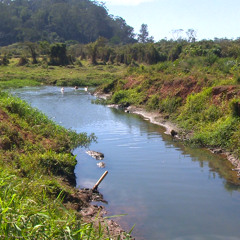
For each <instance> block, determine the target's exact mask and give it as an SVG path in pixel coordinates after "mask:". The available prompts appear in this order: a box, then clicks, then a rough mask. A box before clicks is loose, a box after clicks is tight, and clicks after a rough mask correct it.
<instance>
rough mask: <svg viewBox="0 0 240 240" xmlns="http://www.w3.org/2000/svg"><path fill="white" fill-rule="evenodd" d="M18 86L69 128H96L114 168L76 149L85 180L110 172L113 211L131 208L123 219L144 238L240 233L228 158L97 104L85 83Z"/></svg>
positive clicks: (106, 188)
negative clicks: (82, 86)
mask: <svg viewBox="0 0 240 240" xmlns="http://www.w3.org/2000/svg"><path fill="white" fill-rule="evenodd" d="M15 92H16V94H18V95H19V96H21V97H22V98H24V99H26V100H27V101H28V102H30V103H31V104H32V105H33V106H34V107H37V108H39V109H40V110H42V111H43V112H44V113H46V114H47V115H48V116H50V117H54V120H55V121H56V122H57V123H61V124H62V125H63V126H65V127H66V128H73V129H75V130H76V131H77V132H87V133H89V134H90V133H92V132H94V133H95V134H96V136H97V137H98V143H93V144H92V145H91V146H90V148H91V149H92V150H95V151H100V152H103V153H104V155H105V158H104V162H105V163H106V169H100V168H98V167H97V165H96V163H97V161H96V160H95V159H93V158H92V157H90V156H88V155H87V154H86V153H85V149H80V148H78V149H75V150H74V154H76V155H77V160H78V165H77V166H76V170H75V172H76V176H77V184H78V185H79V186H81V187H92V186H93V185H94V184H95V183H96V181H97V180H98V178H99V177H100V176H101V175H102V173H103V172H104V171H105V170H108V171H109V174H108V176H107V177H106V179H105V180H104V181H103V182H102V183H101V185H100V187H99V189H100V191H101V192H102V193H103V195H104V197H105V198H106V200H107V201H108V205H107V210H108V212H109V215H113V214H125V213H127V214H128V215H127V216H126V217H123V218H120V219H119V222H120V223H121V225H122V226H124V227H126V229H130V228H131V227H132V225H133V224H134V223H136V227H135V229H134V236H136V238H137V239H163V240H164V239H191V237H192V239H221V238H218V237H219V236H220V237H227V238H226V239H228V236H230V235H231V236H232V237H233V239H234V236H240V229H239V227H238V223H239V220H240V209H239V200H240V194H239V187H238V186H237V185H236V183H239V181H238V180H237V178H236V173H234V172H232V171H231V165H230V163H229V162H228V161H227V160H226V159H224V158H222V157H219V156H216V155H214V154H211V153H210V152H209V151H207V150H204V149H197V148H196V149H195V148H194V149H193V148H189V147H188V146H184V145H183V144H182V143H180V142H178V141H173V139H172V137H171V136H167V135H165V134H164V129H163V128H161V127H159V126H157V125H154V124H151V123H149V122H148V121H144V120H143V119H142V118H141V117H140V116H137V115H132V114H127V113H124V112H123V111H119V110H116V109H109V108H107V107H106V106H101V105H95V104H91V99H93V98H94V97H93V96H90V95H89V94H86V92H84V91H83V90H81V89H80V90H77V91H75V90H73V89H71V88H65V90H64V94H63V95H62V94H61V92H60V88H58V87H42V88H36V89H34V88H31V89H21V90H16V91H15ZM234 184H235V185H234ZM208 237H209V238H208Z"/></svg>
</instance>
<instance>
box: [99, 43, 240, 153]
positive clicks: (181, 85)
mask: <svg viewBox="0 0 240 240" xmlns="http://www.w3.org/2000/svg"><path fill="white" fill-rule="evenodd" d="M239 44H240V42H239V40H227V39H215V40H214V41H212V40H211V41H206V40H203V41H199V42H195V41H194V42H189V41H187V40H182V39H180V40H178V41H165V40H161V41H160V42H158V43H155V44H151V46H153V48H154V49H155V50H156V56H157V57H156V58H153V59H156V60H155V61H153V63H155V64H150V63H149V62H148V60H147V58H145V59H144V60H143V58H139V53H142V51H140V48H138V50H137V51H136V55H131V57H130V59H132V60H134V61H135V64H134V65H132V64H130V65H129V66H128V70H127V73H126V74H125V76H123V78H121V79H119V80H116V81H112V82H111V83H109V84H107V85H104V86H102V87H101V89H102V91H103V92H106V93H109V92H112V93H113V94H112V98H111V100H110V102H111V103H117V104H122V105H123V106H129V105H132V104H133V105H137V106H143V107H146V108H147V109H149V110H155V111H159V112H161V113H162V114H163V116H165V117H167V118H170V119H171V121H173V122H175V123H176V124H177V125H179V126H180V127H181V128H182V134H183V135H187V136H189V137H190V140H189V142H190V143H191V144H194V145H200V146H208V147H216V148H222V149H225V150H228V151H231V152H233V153H234V154H236V156H237V157H240V141H239V136H240V133H239V127H240V118H239V116H240V110H239V109H240V108H239V106H240V105H239V104H240V101H239V93H240V86H239V70H240V69H239V59H240V55H239V54H238V52H239V51H238V48H239V46H240V45H239ZM148 46H150V45H149V44H147V43H146V44H143V45H141V44H134V45H131V46H128V47H125V49H127V48H128V49H131V50H132V49H133V48H134V47H143V48H145V49H146V48H147V47H148ZM143 48H141V49H143ZM233 49H234V50H233ZM143 52H144V51H143ZM128 53H129V52H128ZM145 54H146V52H145ZM134 56H138V57H136V58H134ZM146 56H148V55H147V54H146V55H145V57H146ZM152 56H153V55H152ZM163 56H164V57H163ZM150 59H151V58H150ZM144 63H145V64H144ZM146 63H148V65H146Z"/></svg>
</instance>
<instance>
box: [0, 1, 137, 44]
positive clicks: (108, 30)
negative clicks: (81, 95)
mask: <svg viewBox="0 0 240 240" xmlns="http://www.w3.org/2000/svg"><path fill="white" fill-rule="evenodd" d="M0 16H1V24H0V46H6V45H9V44H12V43H15V42H24V41H31V42H36V41H48V42H50V43H53V42H65V41H76V42H79V43H89V42H94V41H95V40H96V39H97V38H98V37H99V36H102V37H104V38H106V39H108V40H109V41H110V42H111V43H113V44H120V43H121V44H122V43H123V44H126V43H133V42H135V41H136V40H135V39H134V33H133V28H132V27H130V26H128V25H127V23H126V21H125V20H124V19H123V18H121V17H114V16H112V15H109V14H108V11H107V10H106V8H105V6H104V5H103V4H102V3H98V2H97V1H93V2H92V1H90V0H30V1H29V0H15V1H11V0H1V1H0Z"/></svg>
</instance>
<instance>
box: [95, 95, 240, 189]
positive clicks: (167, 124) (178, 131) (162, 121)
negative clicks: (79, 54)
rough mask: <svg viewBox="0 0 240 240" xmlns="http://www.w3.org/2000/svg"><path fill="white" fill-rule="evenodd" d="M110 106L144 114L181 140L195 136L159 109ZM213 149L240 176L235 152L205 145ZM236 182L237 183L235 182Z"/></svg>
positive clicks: (110, 105)
mask: <svg viewBox="0 0 240 240" xmlns="http://www.w3.org/2000/svg"><path fill="white" fill-rule="evenodd" d="M95 96H96V97H98V98H102V99H104V100H107V99H110V98H111V96H112V94H103V93H100V92H98V93H95ZM108 107H111V108H117V109H119V108H120V109H123V110H124V111H125V112H127V113H132V114H137V115H140V116H142V117H143V118H144V119H145V120H148V121H150V122H151V123H153V124H157V125H159V126H162V127H164V128H165V129H166V131H165V132H164V133H165V134H167V135H172V137H174V138H175V139H178V140H180V141H186V140H187V141H189V140H191V137H192V136H193V134H194V133H193V132H188V133H186V132H185V130H184V129H182V128H180V127H179V126H178V125H177V124H174V123H173V122H171V121H169V120H168V117H167V119H166V116H164V115H163V114H161V113H160V112H159V111H154V110H152V111H148V110H146V109H145V108H144V107H136V106H128V107H125V108H124V107H122V106H121V105H119V104H109V105H108ZM204 148H206V149H208V150H209V151H211V152H212V153H213V154H218V155H221V156H224V157H225V158H226V159H227V160H228V161H229V162H230V163H231V164H232V166H233V169H232V170H233V171H236V178H239V174H240V159H239V158H238V157H237V156H235V155H234V154H233V153H231V152H229V151H227V150H225V149H222V148H213V147H207V146H206V147H204ZM235 184H236V183H235Z"/></svg>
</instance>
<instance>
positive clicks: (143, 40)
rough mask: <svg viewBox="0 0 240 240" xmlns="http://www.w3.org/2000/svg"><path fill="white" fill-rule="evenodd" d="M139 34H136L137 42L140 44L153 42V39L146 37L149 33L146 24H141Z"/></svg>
mask: <svg viewBox="0 0 240 240" xmlns="http://www.w3.org/2000/svg"><path fill="white" fill-rule="evenodd" d="M139 32H140V33H139V34H138V41H139V42H140V43H147V42H153V37H152V36H151V37H148V35H149V32H148V25H147V24H144V23H143V24H142V25H141V28H140V31H139Z"/></svg>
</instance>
